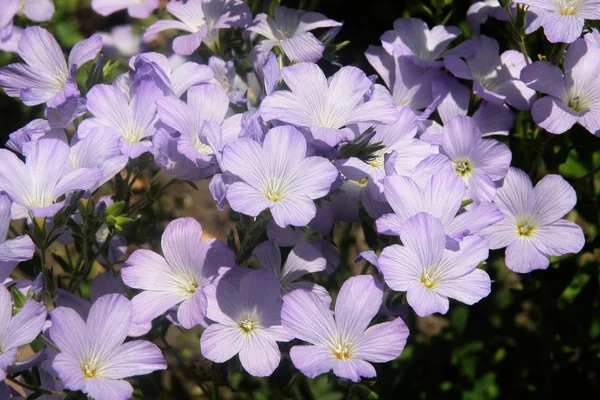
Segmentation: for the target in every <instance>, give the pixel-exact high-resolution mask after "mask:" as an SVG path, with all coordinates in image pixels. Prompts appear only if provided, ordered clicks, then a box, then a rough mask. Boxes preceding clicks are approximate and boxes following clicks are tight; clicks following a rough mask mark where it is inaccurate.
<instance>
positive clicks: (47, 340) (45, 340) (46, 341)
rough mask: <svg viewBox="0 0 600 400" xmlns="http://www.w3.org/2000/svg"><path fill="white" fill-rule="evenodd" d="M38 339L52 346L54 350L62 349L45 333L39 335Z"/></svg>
mask: <svg viewBox="0 0 600 400" xmlns="http://www.w3.org/2000/svg"><path fill="white" fill-rule="evenodd" d="M38 339H40V341H41V342H43V343H44V344H45V345H46V346H48V347H50V348H51V349H52V350H54V351H56V352H57V353H60V349H59V348H58V347H57V346H56V345H55V344H54V343H52V342H51V341H50V339H48V338H47V337H46V336H44V335H39V336H38Z"/></svg>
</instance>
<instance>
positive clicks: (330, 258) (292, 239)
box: [267, 200, 340, 274]
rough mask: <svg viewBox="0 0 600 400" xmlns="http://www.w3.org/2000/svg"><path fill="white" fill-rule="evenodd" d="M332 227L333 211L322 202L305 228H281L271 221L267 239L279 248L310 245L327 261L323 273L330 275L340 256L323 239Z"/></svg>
mask: <svg viewBox="0 0 600 400" xmlns="http://www.w3.org/2000/svg"><path fill="white" fill-rule="evenodd" d="M332 227H333V210H332V208H331V203H330V202H328V201H325V200H322V201H321V202H320V204H319V206H318V208H317V214H316V215H315V217H314V218H313V219H312V220H311V221H310V222H309V223H308V224H307V225H306V226H303V227H292V226H286V227H285V228H282V227H280V226H278V225H277V224H276V223H275V222H274V221H272V220H271V221H269V223H268V224H267V237H268V238H269V239H271V240H273V241H274V242H275V243H276V244H277V245H278V246H281V247H292V246H296V247H297V246H301V247H304V243H307V244H309V245H311V246H312V247H314V248H315V249H316V251H318V252H319V253H320V254H321V255H322V256H323V257H324V258H325V260H326V261H327V266H326V268H325V273H327V274H331V273H333V272H335V270H336V269H337V267H338V265H339V263H340V255H339V254H338V251H337V249H336V248H335V246H333V245H332V244H331V243H329V242H328V241H327V240H325V239H324V237H325V236H327V235H329V232H331V228H332Z"/></svg>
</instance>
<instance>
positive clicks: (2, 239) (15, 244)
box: [0, 193, 35, 285]
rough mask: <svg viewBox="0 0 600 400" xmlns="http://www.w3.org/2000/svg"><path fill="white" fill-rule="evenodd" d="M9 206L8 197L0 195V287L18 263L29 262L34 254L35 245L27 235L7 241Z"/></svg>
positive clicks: (9, 217) (9, 218) (9, 216)
mask: <svg viewBox="0 0 600 400" xmlns="http://www.w3.org/2000/svg"><path fill="white" fill-rule="evenodd" d="M11 205H12V202H11V201H10V199H9V198H8V196H7V195H5V194H1V193H0V285H1V284H2V282H4V281H5V280H6V279H7V278H8V276H9V275H10V273H11V272H12V270H13V269H14V267H15V266H16V265H17V264H18V263H20V262H22V261H27V260H30V259H31V258H32V257H33V253H34V252H35V245H34V244H33V242H32V241H31V238H30V237H29V236H27V235H22V236H18V237H16V238H14V239H8V229H9V227H10V220H11V213H10V208H11Z"/></svg>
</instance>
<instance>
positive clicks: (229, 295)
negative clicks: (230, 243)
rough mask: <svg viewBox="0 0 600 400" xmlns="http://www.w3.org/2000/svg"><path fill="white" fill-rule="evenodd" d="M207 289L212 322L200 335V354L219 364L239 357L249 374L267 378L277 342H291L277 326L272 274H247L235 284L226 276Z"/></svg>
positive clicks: (277, 289)
mask: <svg viewBox="0 0 600 400" xmlns="http://www.w3.org/2000/svg"><path fill="white" fill-rule="evenodd" d="M210 289H211V290H210V291H209V292H208V293H207V297H208V313H207V316H208V318H210V319H211V320H213V321H215V323H214V324H212V325H210V326H209V327H208V328H207V329H206V330H205V331H204V332H203V333H202V336H201V338H200V349H201V350H202V355H203V356H204V357H206V358H208V359H209V360H211V361H214V362H218V363H221V362H225V361H227V360H229V359H231V358H232V357H234V356H235V355H236V354H239V358H240V361H241V363H242V367H244V369H245V370H246V371H247V372H248V373H249V374H250V375H253V376H269V375H271V374H272V373H273V371H274V370H275V368H277V366H278V365H279V361H280V359H281V353H280V351H279V348H278V346H277V342H287V341H289V340H290V339H291V338H290V336H289V334H288V333H287V332H286V331H285V330H284V329H283V327H282V326H281V306H282V300H281V286H280V285H279V282H278V281H277V279H276V278H275V276H274V275H273V273H272V272H270V271H267V270H264V269H263V270H257V271H251V272H248V273H246V274H245V275H244V276H243V277H242V278H241V280H240V281H239V284H237V285H236V282H235V279H229V278H227V277H226V278H223V279H221V280H219V281H218V283H217V284H216V285H212V286H211V287H210Z"/></svg>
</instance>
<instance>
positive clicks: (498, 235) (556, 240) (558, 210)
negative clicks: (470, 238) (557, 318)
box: [481, 168, 585, 273]
mask: <svg viewBox="0 0 600 400" xmlns="http://www.w3.org/2000/svg"><path fill="white" fill-rule="evenodd" d="M576 202H577V195H576V194H575V190H573V188H572V187H571V185H569V184H568V183H567V182H566V181H565V180H564V179H563V178H562V177H561V176H560V175H546V176H545V177H544V178H542V180H540V181H539V182H538V183H537V184H536V185H535V188H534V187H533V185H532V184H531V180H530V179H529V177H528V176H527V174H525V172H523V171H521V170H520V169H517V168H511V169H510V170H509V171H508V175H506V178H505V179H504V184H503V185H502V187H501V188H500V189H498V192H497V194H496V198H495V199H494V203H496V205H498V208H499V209H500V210H501V211H502V213H503V214H504V219H503V220H501V221H500V222H498V223H497V224H495V225H492V226H490V227H489V228H487V229H484V230H483V231H482V232H481V234H482V235H485V237H486V238H487V239H488V241H489V245H490V248H491V249H500V248H503V247H506V258H505V262H506V266H507V267H508V268H510V269H512V270H513V271H515V272H521V273H527V272H531V271H533V270H535V269H546V268H548V265H549V261H548V257H549V256H560V255H563V254H567V253H578V252H579V251H581V249H582V248H583V245H584V244H585V237H584V236H583V232H582V230H581V228H580V227H579V225H577V224H576V223H574V222H571V221H567V220H565V219H562V218H563V217H564V216H565V214H567V213H568V212H569V211H571V209H573V207H574V206H575V203H576Z"/></svg>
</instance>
